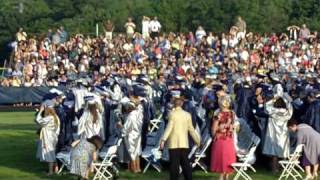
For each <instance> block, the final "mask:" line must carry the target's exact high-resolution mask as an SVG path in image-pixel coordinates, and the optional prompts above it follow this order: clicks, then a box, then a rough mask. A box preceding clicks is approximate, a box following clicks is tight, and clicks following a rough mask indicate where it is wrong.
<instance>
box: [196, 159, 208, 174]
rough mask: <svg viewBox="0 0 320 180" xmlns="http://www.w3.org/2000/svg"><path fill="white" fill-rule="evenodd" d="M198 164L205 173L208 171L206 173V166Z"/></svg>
mask: <svg viewBox="0 0 320 180" xmlns="http://www.w3.org/2000/svg"><path fill="white" fill-rule="evenodd" d="M198 164H199V166H200V168H201V169H202V170H203V171H204V172H205V173H208V171H207V166H206V165H205V164H204V163H202V162H199V163H198Z"/></svg>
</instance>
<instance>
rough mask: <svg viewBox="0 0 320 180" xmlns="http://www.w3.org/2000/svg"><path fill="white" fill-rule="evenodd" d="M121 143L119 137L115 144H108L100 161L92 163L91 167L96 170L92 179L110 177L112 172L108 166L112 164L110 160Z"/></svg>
mask: <svg viewBox="0 0 320 180" xmlns="http://www.w3.org/2000/svg"><path fill="white" fill-rule="evenodd" d="M120 143H121V139H120V140H119V141H118V142H117V144H116V145H113V146H110V147H109V148H108V150H107V153H106V154H105V156H104V158H103V160H102V162H96V163H93V164H92V165H93V167H94V169H95V171H96V173H95V175H94V177H93V180H96V179H99V180H100V179H111V178H112V177H113V175H112V173H111V172H110V171H109V170H108V168H110V167H112V166H113V162H112V160H113V159H114V158H115V157H117V150H118V147H119V145H120Z"/></svg>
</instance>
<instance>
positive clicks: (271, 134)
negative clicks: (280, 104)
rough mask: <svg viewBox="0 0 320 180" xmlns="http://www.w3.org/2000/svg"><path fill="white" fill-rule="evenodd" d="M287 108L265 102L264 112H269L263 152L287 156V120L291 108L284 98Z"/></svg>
mask: <svg viewBox="0 0 320 180" xmlns="http://www.w3.org/2000/svg"><path fill="white" fill-rule="evenodd" d="M284 100H285V102H286V106H287V109H281V108H274V106H273V102H272V101H269V102H267V103H266V107H265V108H266V112H267V113H268V114H269V121H268V126H267V134H266V139H265V143H264V146H263V154H266V155H270V156H276V157H280V158H286V157H288V156H289V153H290V152H289V151H290V145H289V133H288V128H287V122H288V121H289V120H290V118H291V116H292V113H293V108H292V105H291V103H289V102H288V101H287V100H286V99H284Z"/></svg>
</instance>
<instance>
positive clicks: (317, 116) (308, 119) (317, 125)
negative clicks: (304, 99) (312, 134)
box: [303, 97, 320, 132]
mask: <svg viewBox="0 0 320 180" xmlns="http://www.w3.org/2000/svg"><path fill="white" fill-rule="evenodd" d="M303 122H304V123H305V124H308V125H310V126H311V127H312V128H313V129H314V130H316V131H317V132H320V97H318V98H317V99H316V100H315V101H313V102H312V103H311V104H310V106H309V107H308V108H307V112H306V114H305V115H304V120H303Z"/></svg>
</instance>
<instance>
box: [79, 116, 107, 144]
mask: <svg viewBox="0 0 320 180" xmlns="http://www.w3.org/2000/svg"><path fill="white" fill-rule="evenodd" d="M101 118H102V115H101V113H99V112H98V119H97V121H96V123H93V116H92V114H91V113H90V111H89V110H85V111H84V112H83V114H82V116H81V118H80V120H79V125H78V135H79V136H80V139H82V138H90V137H92V136H95V135H98V136H101V127H102V124H101V122H102V120H101Z"/></svg>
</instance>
